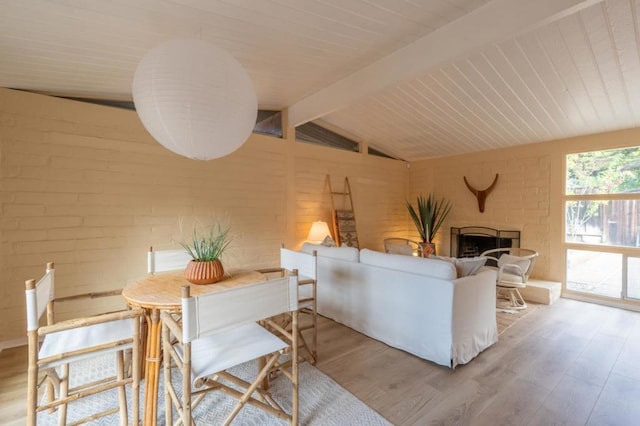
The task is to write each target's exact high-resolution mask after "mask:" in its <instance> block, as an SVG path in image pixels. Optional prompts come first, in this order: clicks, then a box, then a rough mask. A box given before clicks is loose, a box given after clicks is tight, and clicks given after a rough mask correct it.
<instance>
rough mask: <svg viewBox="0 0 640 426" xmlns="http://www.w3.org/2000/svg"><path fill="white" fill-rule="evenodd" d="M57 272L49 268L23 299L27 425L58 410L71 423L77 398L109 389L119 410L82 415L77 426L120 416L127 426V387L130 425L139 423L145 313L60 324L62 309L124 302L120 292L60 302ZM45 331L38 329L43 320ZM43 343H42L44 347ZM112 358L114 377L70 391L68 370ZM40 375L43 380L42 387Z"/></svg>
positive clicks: (134, 311)
mask: <svg viewBox="0 0 640 426" xmlns="http://www.w3.org/2000/svg"><path fill="white" fill-rule="evenodd" d="M54 276H55V269H54V265H53V263H48V264H47V271H46V273H45V275H44V276H43V277H42V278H41V279H40V280H39V281H37V282H36V280H27V281H26V283H25V286H26V289H25V296H26V306H27V337H28V342H29V345H28V350H29V357H28V360H29V366H28V370H27V425H29V426H35V424H36V422H37V417H38V413H39V412H42V411H45V410H46V411H53V410H57V411H58V413H57V417H58V423H59V424H66V423H67V405H68V404H69V403H70V402H72V401H75V400H77V399H79V398H83V397H86V396H90V395H95V394H98V393H100V392H105V391H107V390H111V389H117V391H118V405H117V406H116V407H112V408H108V409H106V410H104V411H101V412H98V413H95V412H93V413H91V412H89V413H87V412H83V413H82V414H81V415H83V416H84V417H83V418H82V419H77V420H76V421H75V422H74V424H84V423H85V422H87V421H90V420H95V419H98V418H100V417H104V416H108V415H112V414H117V413H119V423H120V424H123V425H125V424H128V423H129V415H128V413H127V397H126V387H127V386H130V388H131V413H132V415H131V423H132V424H135V425H137V424H138V419H139V394H138V391H139V381H140V320H141V318H142V315H143V313H142V310H141V309H131V310H126V309H125V310H122V311H117V312H110V313H104V314H97V315H93V316H88V317H83V318H72V319H68V320H65V321H57V322H56V318H55V307H56V306H57V305H58V304H60V303H68V302H73V301H75V302H79V301H82V300H85V299H87V300H88V299H96V298H101V297H112V296H116V297H121V296H120V290H112V291H105V292H94V293H88V294H81V295H73V296H67V297H61V298H56V297H55V291H54V289H55V287H54V282H55V280H54ZM45 313H46V318H47V323H46V325H41V324H40V319H41V318H42V317H43V316H45ZM41 340H42V341H41ZM129 350H131V354H132V357H131V363H130V365H131V374H130V375H129V374H128V371H127V366H126V362H125V351H127V352H129ZM105 353H113V354H114V357H113V358H114V361H115V363H116V374H115V376H113V375H112V374H109V375H107V376H106V377H100V378H98V379H97V380H95V381H92V382H89V383H83V384H81V385H78V386H75V387H73V388H71V387H70V375H71V371H72V370H71V368H70V364H73V363H74V362H76V361H78V360H80V359H90V358H93V357H97V356H100V355H103V354H105ZM39 375H44V380H43V381H42V382H40V377H39ZM40 383H42V384H43V385H45V386H46V390H47V392H46V396H47V398H46V400H45V401H39V398H38V388H39V387H40Z"/></svg>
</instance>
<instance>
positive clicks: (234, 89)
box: [133, 40, 258, 160]
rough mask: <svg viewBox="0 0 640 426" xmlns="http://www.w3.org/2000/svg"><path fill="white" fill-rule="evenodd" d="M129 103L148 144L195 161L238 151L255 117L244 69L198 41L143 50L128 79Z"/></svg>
mask: <svg viewBox="0 0 640 426" xmlns="http://www.w3.org/2000/svg"><path fill="white" fill-rule="evenodd" d="M133 102H134V104H135V107H136V111H137V112H138V116H139V117H140V120H141V121H142V124H144V127H145V128H146V129H147V131H148V132H149V133H150V134H151V136H153V137H154V139H156V140H157V141H158V142H159V143H160V144H161V145H163V146H164V147H165V148H167V149H169V150H171V151H173V152H175V153H176V154H180V155H183V156H185V157H189V158H193V159H197V160H211V159H214V158H219V157H223V156H225V155H228V154H230V153H232V152H233V151H235V150H236V149H238V148H240V146H241V145H242V144H243V143H244V142H245V141H246V140H247V139H248V137H249V135H251V132H252V130H253V128H254V126H255V122H256V115H257V112H258V108H257V100H256V94H255V91H254V89H253V84H252V83H251V79H250V78H249V75H248V74H247V72H246V71H245V70H244V68H243V67H242V66H241V65H240V63H239V62H238V61H237V60H236V59H234V58H233V57H232V56H231V55H229V54H228V53H227V52H225V51H224V50H222V49H219V48H217V47H215V46H212V45H211V44H209V43H206V42H204V41H201V40H172V41H168V42H165V43H163V44H161V45H159V46H157V47H156V48H154V49H152V50H151V51H149V52H148V53H147V54H146V55H145V56H144V57H143V58H142V60H141V61H140V63H139V64H138V68H137V69H136V72H135V75H134V78H133Z"/></svg>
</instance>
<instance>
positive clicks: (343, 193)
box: [332, 192, 349, 195]
mask: <svg viewBox="0 0 640 426" xmlns="http://www.w3.org/2000/svg"><path fill="white" fill-rule="evenodd" d="M332 194H333V195H349V193H348V192H332Z"/></svg>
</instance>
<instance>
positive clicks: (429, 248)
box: [420, 243, 436, 257]
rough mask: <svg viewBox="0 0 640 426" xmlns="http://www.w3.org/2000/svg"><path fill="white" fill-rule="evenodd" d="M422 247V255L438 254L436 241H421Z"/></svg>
mask: <svg viewBox="0 0 640 426" xmlns="http://www.w3.org/2000/svg"><path fill="white" fill-rule="evenodd" d="M420 249H421V250H420V251H421V252H422V257H429V256H431V255H434V256H435V255H436V245H435V244H434V243H420Z"/></svg>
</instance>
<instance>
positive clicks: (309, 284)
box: [280, 248, 318, 365]
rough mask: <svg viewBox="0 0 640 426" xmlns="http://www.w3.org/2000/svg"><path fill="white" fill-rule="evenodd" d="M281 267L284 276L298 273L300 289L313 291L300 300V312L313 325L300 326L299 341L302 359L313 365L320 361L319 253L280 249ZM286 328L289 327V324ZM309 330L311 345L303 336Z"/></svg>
mask: <svg viewBox="0 0 640 426" xmlns="http://www.w3.org/2000/svg"><path fill="white" fill-rule="evenodd" d="M280 267H281V268H282V271H283V273H284V274H291V273H292V272H293V271H297V273H298V285H299V287H300V288H305V287H306V288H307V289H310V290H311V295H310V296H304V297H300V298H299V299H298V302H299V304H300V309H299V311H298V312H299V313H301V314H303V315H306V316H307V317H308V318H310V319H311V324H307V325H304V326H301V325H299V326H298V337H299V339H298V340H299V342H300V348H301V349H302V352H301V358H302V359H303V360H306V361H308V362H309V363H310V364H312V365H313V364H315V363H316V362H317V360H318V309H317V306H318V294H317V282H318V252H316V251H315V250H314V251H313V254H307V253H301V252H297V251H293V250H288V249H285V248H282V249H280ZM285 326H286V327H288V325H287V324H285ZM307 330H311V339H310V343H309V342H307V339H306V338H305V336H304V334H303V333H304V332H305V331H307ZM299 353H300V352H299Z"/></svg>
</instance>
